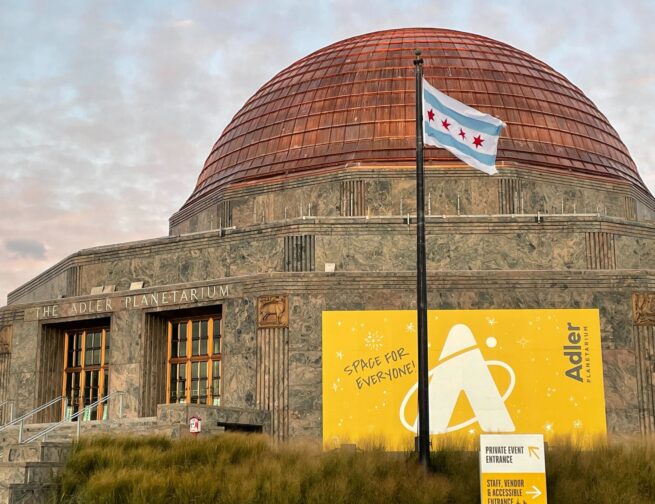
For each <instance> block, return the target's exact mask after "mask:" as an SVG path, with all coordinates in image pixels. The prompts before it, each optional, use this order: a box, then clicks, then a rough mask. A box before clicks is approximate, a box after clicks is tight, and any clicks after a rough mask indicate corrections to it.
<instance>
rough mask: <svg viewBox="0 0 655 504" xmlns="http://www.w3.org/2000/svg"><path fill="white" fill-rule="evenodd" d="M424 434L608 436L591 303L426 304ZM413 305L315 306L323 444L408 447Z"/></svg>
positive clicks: (413, 389)
mask: <svg viewBox="0 0 655 504" xmlns="http://www.w3.org/2000/svg"><path fill="white" fill-rule="evenodd" d="M428 342H429V349H428V360H429V364H428V369H429V398H430V432H431V434H432V435H433V436H435V439H434V440H433V441H437V442H438V440H439V439H441V438H442V435H444V434H448V438H449V439H452V438H453V437H459V438H462V437H463V438H464V439H468V440H474V439H477V437H478V435H479V434H480V433H486V432H506V433H543V434H544V436H545V438H546V441H548V440H550V439H552V437H553V436H558V435H564V436H566V437H571V438H573V439H575V440H579V441H580V440H582V441H585V440H591V439H592V438H595V437H598V436H605V434H606V425H605V399H604V390H603V370H602V354H601V346H600V324H599V317H598V310H592V309H586V310H448V311H446V310H444V311H436V310H435V311H432V310H431V311H429V312H428ZM417 380H418V360H417V333H416V312H415V311H339V312H323V441H324V443H325V444H326V445H327V446H334V445H340V444H344V443H357V444H362V443H366V442H372V443H375V444H383V445H384V446H386V447H387V448H389V449H409V448H412V447H413V443H414V436H415V433H416V424H417V415H418V408H417Z"/></svg>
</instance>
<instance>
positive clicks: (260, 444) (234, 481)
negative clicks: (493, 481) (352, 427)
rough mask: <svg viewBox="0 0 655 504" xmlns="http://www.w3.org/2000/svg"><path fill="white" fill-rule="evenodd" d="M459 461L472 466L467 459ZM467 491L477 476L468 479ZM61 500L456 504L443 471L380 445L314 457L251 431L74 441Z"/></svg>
mask: <svg viewBox="0 0 655 504" xmlns="http://www.w3.org/2000/svg"><path fill="white" fill-rule="evenodd" d="M469 458H472V460H473V461H475V460H476V455H475V454H469ZM470 479H471V481H470V483H471V484H473V486H475V485H474V483H475V482H476V481H477V476H476V475H475V474H471V478H470ZM57 485H58V489H57V495H56V496H55V497H54V499H53V500H55V501H56V502H61V503H64V502H65V503H89V502H93V503H98V504H102V503H107V504H109V503H112V504H113V503H130V504H132V503H134V504H140V503H157V504H163V503H175V504H178V503H195V504H201V503H249V502H252V503H259V502H267V503H317V504H319V503H336V502H344V503H346V502H352V503H365V502H398V503H446V502H449V503H457V502H474V501H475V500H474V499H467V500H465V501H458V500H457V499H453V495H455V493H456V489H455V488H454V487H453V484H452V483H451V482H450V481H449V479H448V478H447V477H446V476H445V475H444V474H426V473H425V472H423V471H422V470H421V469H420V467H419V466H418V464H417V463H416V461H415V460H414V458H413V457H412V456H409V455H405V454H392V453H386V452H384V451H382V450H381V449H375V448H372V449H367V450H365V451H355V450H333V451H326V452H324V451H322V450H321V448H320V446H318V445H315V444H314V445H313V444H298V443H291V444H281V445H278V446H275V445H273V444H272V443H271V442H270V441H269V439H268V438H266V437H265V436H261V435H243V434H242V435H238V434H225V435H221V436H216V437H213V438H200V439H197V440H194V439H184V440H180V441H170V440H168V439H165V438H159V437H150V438H128V437H120V438H116V437H111V438H110V437H106V438H89V439H82V440H81V441H80V443H79V444H78V445H77V446H76V447H75V449H74V451H73V453H72V455H71V457H70V459H69V461H68V463H67V465H66V468H65V469H64V471H63V472H62V473H61V475H60V476H59V478H58V480H57Z"/></svg>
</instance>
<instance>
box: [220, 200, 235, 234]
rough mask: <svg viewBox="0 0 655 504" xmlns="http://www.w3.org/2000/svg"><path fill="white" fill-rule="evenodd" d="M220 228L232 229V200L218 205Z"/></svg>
mask: <svg viewBox="0 0 655 504" xmlns="http://www.w3.org/2000/svg"><path fill="white" fill-rule="evenodd" d="M218 227H219V228H226V227H232V201H230V200H224V201H221V202H220V203H219V204H218Z"/></svg>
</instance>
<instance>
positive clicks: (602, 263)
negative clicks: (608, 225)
mask: <svg viewBox="0 0 655 504" xmlns="http://www.w3.org/2000/svg"><path fill="white" fill-rule="evenodd" d="M585 245H586V252H587V269H591V270H613V269H616V247H615V245H614V235H613V234H612V233H605V232H601V231H592V232H589V233H586V234H585Z"/></svg>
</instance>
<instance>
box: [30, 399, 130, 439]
mask: <svg viewBox="0 0 655 504" xmlns="http://www.w3.org/2000/svg"><path fill="white" fill-rule="evenodd" d="M124 394H125V393H124V392H122V391H120V390H115V391H114V392H112V393H110V394H107V395H106V396H105V397H101V398H100V399H98V400H97V401H96V402H94V403H91V404H89V405H87V406H84V408H83V409H81V410H80V411H78V412H76V413H73V414H72V415H70V416H68V417H66V418H64V419H63V420H61V421H60V422H57V423H54V424H52V425H50V426H49V427H47V428H46V429H44V430H42V431H41V432H38V433H36V434H34V435H33V436H31V437H29V438H27V439H26V440H24V441H23V440H22V436H21V432H20V431H19V437H18V442H19V443H21V444H26V443H31V442H32V441H36V440H37V439H39V438H42V437H45V436H47V435H48V434H49V433H50V432H52V431H54V430H56V429H58V428H59V427H61V426H62V425H70V423H71V421H72V420H77V422H76V423H77V431H76V434H75V436H76V439H80V430H81V427H82V426H81V420H82V418H83V417H84V415H85V414H86V413H87V412H91V411H93V408H97V407H98V406H99V405H100V404H102V403H104V402H107V403H108V401H109V399H111V398H112V397H114V396H118V418H123V395H124Z"/></svg>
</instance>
